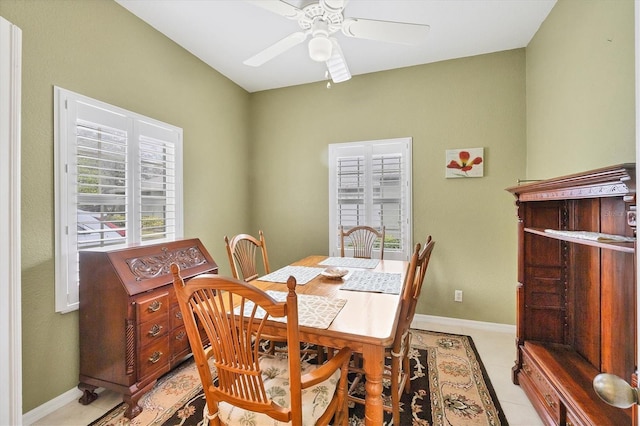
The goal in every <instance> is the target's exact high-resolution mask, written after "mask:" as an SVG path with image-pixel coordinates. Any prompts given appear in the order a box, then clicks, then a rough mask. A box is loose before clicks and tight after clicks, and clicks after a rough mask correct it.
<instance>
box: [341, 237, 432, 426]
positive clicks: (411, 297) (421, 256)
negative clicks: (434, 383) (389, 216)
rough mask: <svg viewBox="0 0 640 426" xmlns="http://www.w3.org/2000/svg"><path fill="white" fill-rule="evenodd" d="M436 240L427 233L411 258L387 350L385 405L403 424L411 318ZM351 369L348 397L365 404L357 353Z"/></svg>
mask: <svg viewBox="0 0 640 426" xmlns="http://www.w3.org/2000/svg"><path fill="white" fill-rule="evenodd" d="M435 244H436V243H435V241H434V240H433V239H432V238H431V236H428V237H427V240H426V242H425V244H424V247H421V245H420V243H418V244H416V247H415V250H414V252H413V255H412V256H411V261H410V262H409V266H408V267H407V272H406V275H405V280H404V283H403V287H402V294H401V297H400V316H399V317H398V326H397V328H396V330H395V333H394V339H393V345H392V346H390V347H389V348H387V349H386V350H385V357H386V359H387V360H388V362H386V363H385V369H384V372H383V378H384V379H386V380H388V381H389V383H390V388H389V393H391V406H389V405H386V404H385V405H384V406H383V408H384V410H385V411H388V412H391V413H392V414H393V424H394V425H399V424H400V399H401V397H402V393H403V392H404V393H409V391H410V389H411V383H410V369H409V367H410V365H409V362H410V359H409V349H410V348H411V332H410V331H411V322H412V321H413V317H414V316H415V313H416V306H417V304H418V299H419V297H420V294H421V291H422V284H423V282H424V276H425V274H426V272H427V267H428V265H429V260H430V258H431V253H432V252H433V248H434V246H435ZM354 355H355V356H354V360H353V363H352V367H351V369H350V371H351V372H353V373H356V375H355V378H354V380H353V382H352V383H351V386H350V387H349V399H350V400H351V401H354V402H357V403H360V404H364V403H365V400H364V398H361V397H360V396H358V395H356V393H357V392H356V390H357V388H358V385H359V383H360V382H361V381H362V377H363V374H364V371H363V369H362V366H361V365H360V364H361V362H360V357H359V356H358V355H357V354H354Z"/></svg>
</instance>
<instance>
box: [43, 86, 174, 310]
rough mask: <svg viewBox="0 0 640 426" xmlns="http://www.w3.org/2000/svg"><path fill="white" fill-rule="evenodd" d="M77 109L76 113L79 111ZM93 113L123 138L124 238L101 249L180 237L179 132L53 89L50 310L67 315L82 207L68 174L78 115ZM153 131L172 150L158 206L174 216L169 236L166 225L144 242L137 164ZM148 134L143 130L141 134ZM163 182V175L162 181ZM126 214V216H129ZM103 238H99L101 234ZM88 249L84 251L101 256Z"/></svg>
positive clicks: (74, 286)
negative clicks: (115, 124)
mask: <svg viewBox="0 0 640 426" xmlns="http://www.w3.org/2000/svg"><path fill="white" fill-rule="evenodd" d="M79 105H80V107H79ZM87 106H88V107H89V108H93V109H95V111H96V113H97V115H100V111H103V112H104V117H101V118H104V119H105V120H111V119H114V120H119V124H120V126H119V127H118V129H120V130H125V131H126V132H127V137H126V147H127V154H126V160H125V163H126V174H127V179H126V183H125V184H124V185H123V188H124V187H126V190H125V192H126V202H125V203H126V206H127V213H126V215H125V217H127V221H126V223H127V225H128V226H127V230H126V232H125V233H124V238H123V242H122V243H117V244H110V245H106V246H105V248H106V249H117V248H123V247H127V246H129V245H131V244H137V245H147V244H157V243H162V242H165V241H173V240H176V239H179V238H182V237H183V232H184V225H183V220H184V216H183V195H182V194H183V190H182V189H183V188H182V180H183V179H182V177H183V158H182V147H183V131H182V129H181V128H179V127H176V126H173V125H171V124H167V123H164V122H161V121H159V120H155V119H152V118H149V117H146V116H143V115H141V114H138V113H135V112H132V111H128V110H125V109H123V108H120V107H117V106H114V105H110V104H107V103H105V102H102V101H99V100H96V99H92V98H89V97H87V96H84V95H80V94H78V93H74V92H72V91H69V90H66V89H63V88H60V87H57V86H54V168H55V177H54V187H55V310H56V312H60V313H67V312H71V311H74V310H77V309H78V307H79V297H78V296H79V295H78V286H79V277H78V273H77V271H78V260H77V259H78V253H79V251H80V250H81V249H79V248H78V238H77V236H78V226H82V224H81V223H80V222H79V220H78V207H79V205H80V204H81V202H80V200H79V199H78V196H77V193H78V187H79V186H80V181H79V179H78V178H77V176H78V174H77V173H75V174H74V173H73V172H74V171H76V170H77V169H78V167H77V159H78V158H79V157H78V156H79V154H78V150H77V148H78V146H79V144H78V138H77V128H78V123H79V121H83V120H84V121H86V118H82V117H84V116H82V113H78V109H80V108H81V107H87ZM154 126H155V127H156V128H157V129H158V131H159V132H162V134H163V135H166V136H167V138H166V140H165V141H164V143H165V146H167V147H170V148H173V154H172V157H173V159H174V160H175V161H174V162H173V163H171V165H170V166H167V168H163V169H161V170H163V171H164V170H170V171H171V172H174V175H173V182H171V184H170V185H168V186H170V187H172V189H173V191H171V194H172V196H169V194H168V192H169V191H166V192H167V194H166V195H165V203H160V206H172V204H170V203H169V204H167V202H166V201H167V200H172V201H174V203H175V213H174V217H172V220H171V224H172V225H173V226H172V229H173V232H170V231H167V229H166V228H168V226H166V223H165V234H166V235H165V237H163V238H156V239H149V240H147V241H144V240H143V238H144V237H143V233H142V227H141V225H140V222H141V219H142V213H141V205H143V203H144V202H143V201H142V199H143V198H144V196H143V189H142V187H141V182H142V181H143V179H144V178H142V175H143V173H142V171H141V164H142V163H144V162H145V159H144V158H143V155H142V154H141V153H140V149H139V147H140V146H141V145H143V144H144V142H141V138H142V139H145V138H148V137H149V135H150V133H149V132H151V131H149V130H148V129H150V128H151V129H153V128H154ZM143 129H147V130H143ZM163 176H166V175H163ZM129 210H130V211H129ZM100 235H104V234H100ZM100 249H101V248H91V249H89V250H100Z"/></svg>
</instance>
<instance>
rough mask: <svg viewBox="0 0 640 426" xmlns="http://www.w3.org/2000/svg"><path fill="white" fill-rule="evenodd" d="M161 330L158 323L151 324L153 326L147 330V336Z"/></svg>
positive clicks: (155, 334)
mask: <svg viewBox="0 0 640 426" xmlns="http://www.w3.org/2000/svg"><path fill="white" fill-rule="evenodd" d="M161 331H162V326H161V325H158V324H153V327H151V329H150V330H149V336H151V337H156V336H157V335H158V334H160V332H161Z"/></svg>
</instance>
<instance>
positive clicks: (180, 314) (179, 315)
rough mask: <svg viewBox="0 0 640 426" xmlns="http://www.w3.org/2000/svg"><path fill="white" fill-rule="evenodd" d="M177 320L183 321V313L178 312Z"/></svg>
mask: <svg viewBox="0 0 640 426" xmlns="http://www.w3.org/2000/svg"><path fill="white" fill-rule="evenodd" d="M176 318H178V319H179V320H181V319H182V312H176Z"/></svg>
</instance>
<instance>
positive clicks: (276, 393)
mask: <svg viewBox="0 0 640 426" xmlns="http://www.w3.org/2000/svg"><path fill="white" fill-rule="evenodd" d="M171 271H172V273H173V276H174V280H173V284H174V288H175V291H176V296H177V298H178V304H179V305H180V310H181V312H182V315H183V318H184V323H185V328H186V331H187V335H188V337H189V343H190V345H191V350H192V352H193V356H194V359H195V363H196V366H197V368H198V373H199V375H200V380H201V381H202V388H203V390H204V394H205V398H206V407H205V415H206V416H207V418H208V419H209V424H210V425H215V426H219V425H236V424H251V425H262V424H264V425H267V424H268V425H271V426H273V425H279V424H292V425H294V426H300V425H303V424H304V425H313V424H316V425H326V424H329V422H332V424H335V425H343V426H346V425H347V424H348V408H347V385H348V382H347V372H348V363H349V359H350V358H351V349H349V348H342V349H341V350H340V351H338V352H337V353H336V354H335V355H334V356H333V357H332V358H331V359H330V360H329V361H327V362H326V363H325V364H322V365H312V364H309V363H307V362H305V361H301V360H300V345H299V340H300V339H299V332H298V305H297V295H296V292H295V287H296V280H295V278H294V277H290V278H289V280H288V282H287V288H288V292H287V298H286V300H285V301H284V302H277V301H275V300H274V299H272V298H271V297H270V296H269V295H268V294H267V293H265V292H264V291H262V290H261V289H259V288H257V287H255V286H253V285H251V284H248V283H246V282H243V281H240V280H237V279H235V278H226V277H222V276H218V275H212V274H210V275H200V276H197V277H195V278H192V279H190V280H189V281H188V282H187V283H186V284H185V282H184V280H183V279H182V277H181V276H180V268H179V267H178V265H176V264H173V265H171ZM284 316H286V317H287V322H286V336H287V340H288V343H289V344H288V345H287V347H288V349H287V352H288V353H287V355H284V354H276V355H269V354H263V353H262V352H260V349H259V348H258V345H256V344H254V342H255V341H256V340H255V338H256V337H257V338H258V341H259V339H260V335H261V333H262V331H263V330H264V328H265V327H266V326H268V324H269V318H278V317H284ZM293 343H295V344H293ZM205 345H206V346H205ZM211 358H213V361H212V365H213V367H210V364H209V360H210V359H211ZM212 371H213V372H215V373H212Z"/></svg>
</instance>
